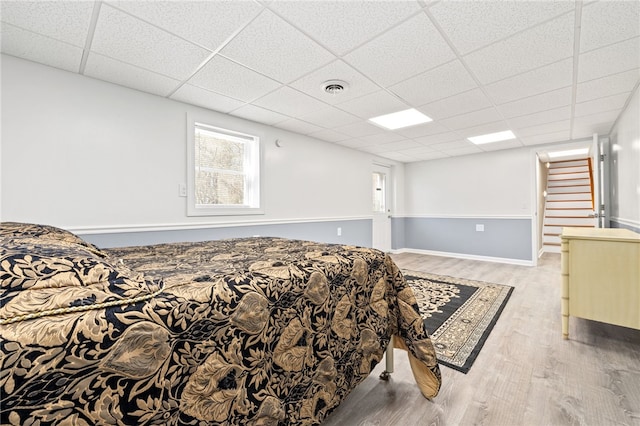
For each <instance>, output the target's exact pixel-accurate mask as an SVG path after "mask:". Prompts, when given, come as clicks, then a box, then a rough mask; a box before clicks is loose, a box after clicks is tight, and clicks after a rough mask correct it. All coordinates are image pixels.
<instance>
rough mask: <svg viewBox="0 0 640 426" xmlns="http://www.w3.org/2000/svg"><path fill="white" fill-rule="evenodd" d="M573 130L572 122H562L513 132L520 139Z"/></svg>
mask: <svg viewBox="0 0 640 426" xmlns="http://www.w3.org/2000/svg"><path fill="white" fill-rule="evenodd" d="M570 128H571V120H560V121H554V122H552V123H545V124H541V125H538V126H530V127H523V128H521V129H513V132H514V133H515V134H516V136H518V137H519V138H523V137H530V136H537V135H546V134H549V133H556V132H563V131H569V129H570Z"/></svg>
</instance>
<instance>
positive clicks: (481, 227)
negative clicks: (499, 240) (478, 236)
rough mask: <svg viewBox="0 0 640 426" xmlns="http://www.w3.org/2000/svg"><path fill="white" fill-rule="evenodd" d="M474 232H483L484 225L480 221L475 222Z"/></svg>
mask: <svg viewBox="0 0 640 426" xmlns="http://www.w3.org/2000/svg"><path fill="white" fill-rule="evenodd" d="M476 232H484V225H483V224H482V223H477V224H476Z"/></svg>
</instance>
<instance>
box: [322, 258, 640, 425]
mask: <svg viewBox="0 0 640 426" xmlns="http://www.w3.org/2000/svg"><path fill="white" fill-rule="evenodd" d="M393 259H394V260H395V262H396V263H397V264H398V266H400V268H402V269H408V270H417V271H424V272H430V273H435V274H441V275H450V276H455V277H460V278H467V279H474V280H481V281H488V282H494V283H499V284H506V285H510V286H513V287H515V288H514V290H513V293H512V295H511V298H510V300H509V302H508V303H507V306H506V307H505V309H504V311H503V312H502V315H501V316H500V319H499V320H498V322H497V324H496V326H495V327H494V329H493V331H492V332H491V334H490V336H489V338H488V339H487V341H486V343H485V345H484V347H483V349H482V351H481V352H480V355H479V356H478V358H477V359H476V361H475V364H474V365H473V366H472V367H471V370H470V371H469V373H467V374H463V373H460V372H458V371H455V370H452V369H450V368H447V367H445V366H441V367H440V368H441V371H442V380H443V384H442V388H441V390H440V394H439V395H438V396H437V397H435V398H434V399H433V400H432V401H429V400H427V399H425V398H423V397H422V396H421V394H420V391H419V390H418V388H417V386H416V385H415V382H414V380H413V376H412V374H411V369H410V367H409V365H408V360H407V357H406V353H405V352H403V351H400V350H397V349H396V350H395V352H394V357H395V372H394V373H393V374H392V375H391V379H390V380H389V381H388V382H384V381H381V380H379V379H378V375H379V374H380V372H382V370H383V369H384V361H382V362H381V363H380V364H378V366H377V367H376V369H375V370H374V372H373V373H372V374H371V376H369V377H368V378H367V379H366V380H365V381H364V382H363V383H361V384H360V385H359V386H358V387H357V388H356V389H355V390H354V391H353V392H352V393H351V394H350V395H349V397H348V398H347V400H346V401H344V402H343V404H342V405H341V406H340V407H338V408H337V409H336V410H335V411H334V412H333V413H332V414H331V415H329V417H328V418H327V420H326V421H325V422H324V423H323V426H325V425H326V426H329V425H336V426H337V425H341V426H345V425H346V426H352V425H353V426H355V425H362V426H365V425H367V426H369V425H379V426H386V425H406V426H410V425H509V426H511V425H513V426H516V425H536V426H537V425H589V426H591V425H593V426H600V425H603V426H604V425H640V331H638V330H632V329H629V328H623V327H617V326H613V325H607V324H602V323H598V322H594V321H587V320H583V319H578V318H573V317H572V318H570V325H569V340H563V339H562V335H561V321H560V283H561V279H560V255H559V254H545V255H543V256H542V258H541V259H540V261H539V263H538V266H536V267H528V266H517V265H508V264H500V263H492V262H482V261H475V260H466V259H454V258H446V257H436V256H425V255H417V254H409V253H403V254H396V255H393ZM603 285H606V283H603Z"/></svg>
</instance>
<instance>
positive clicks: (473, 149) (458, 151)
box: [440, 146, 482, 156]
mask: <svg viewBox="0 0 640 426" xmlns="http://www.w3.org/2000/svg"><path fill="white" fill-rule="evenodd" d="M440 152H443V153H445V154H447V155H450V156H458V155H469V154H478V153H480V152H482V150H481V149H480V148H478V147H477V146H468V147H466V148H455V149H446V150H442V151H440Z"/></svg>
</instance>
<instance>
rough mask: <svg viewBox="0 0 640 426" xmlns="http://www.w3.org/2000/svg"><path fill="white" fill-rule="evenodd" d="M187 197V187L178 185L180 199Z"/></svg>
mask: <svg viewBox="0 0 640 426" xmlns="http://www.w3.org/2000/svg"><path fill="white" fill-rule="evenodd" d="M186 196H187V185H185V184H184V183H181V184H179V185H178V197H186Z"/></svg>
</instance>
